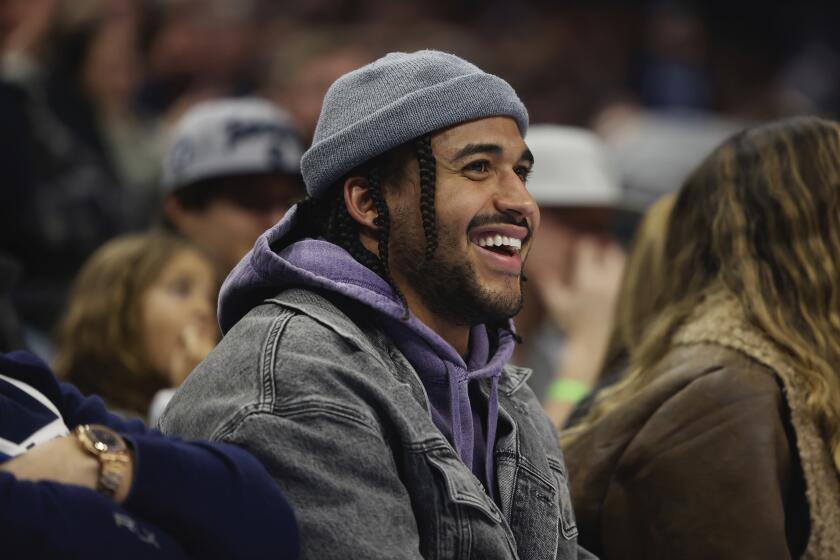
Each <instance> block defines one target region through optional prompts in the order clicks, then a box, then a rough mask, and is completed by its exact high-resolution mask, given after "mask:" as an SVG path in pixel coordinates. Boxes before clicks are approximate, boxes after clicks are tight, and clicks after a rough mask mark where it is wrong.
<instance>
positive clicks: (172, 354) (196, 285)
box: [141, 249, 219, 387]
mask: <svg viewBox="0 0 840 560" xmlns="http://www.w3.org/2000/svg"><path fill="white" fill-rule="evenodd" d="M217 286H218V284H217V282H216V271H215V269H214V268H213V266H212V264H211V263H210V261H209V260H208V259H207V258H206V257H204V256H203V255H202V254H201V253H199V252H198V251H195V250H193V249H182V250H180V251H178V252H177V253H175V254H174V256H173V257H172V259H171V260H170V261H169V263H167V265H166V266H165V267H164V268H163V270H162V271H161V273H160V276H159V277H158V278H157V280H155V281H154V282H153V283H152V285H151V286H149V288H148V289H147V290H146V293H145V294H144V296H143V299H142V301H141V313H142V336H143V339H144V340H143V345H144V348H145V349H146V352H147V355H148V356H147V357H148V360H149V362H150V363H151V364H152V366H154V368H155V369H156V370H157V371H160V372H163V373H164V374H165V375H166V376H167V378H168V379H169V381H170V384H171V385H172V386H173V387H177V386H178V385H180V384H181V382H182V381H183V380H184V379H185V378H186V377H187V375H188V374H189V373H190V372H191V371H192V370H193V368H194V367H195V366H196V365H198V363H199V362H200V361H201V360H203V359H204V357H205V356H206V355H207V354H208V353H209V352H210V350H212V349H213V346H215V345H216V342H217V341H218V338H219V336H218V328H217V326H216V317H215V302H216V296H217Z"/></svg>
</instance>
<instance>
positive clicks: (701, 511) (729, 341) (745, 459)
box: [564, 293, 840, 560]
mask: <svg viewBox="0 0 840 560" xmlns="http://www.w3.org/2000/svg"><path fill="white" fill-rule="evenodd" d="M838 367H840V364H838ZM657 369H658V370H659V373H658V375H657V376H656V378H655V381H653V382H652V383H650V384H649V385H648V386H646V387H645V388H644V389H643V390H642V391H640V392H638V393H637V394H635V395H634V396H633V397H632V398H630V399H628V400H627V401H626V402H624V403H622V404H621V405H620V406H619V407H618V408H616V409H614V410H612V411H611V412H610V413H608V414H607V415H606V416H604V417H602V418H601V419H599V420H598V421H597V422H595V423H594V424H592V425H591V426H589V427H587V428H586V430H585V431H584V432H583V433H582V434H581V435H580V436H579V437H577V439H575V441H574V442H573V443H571V444H569V445H568V446H567V447H566V448H565V449H564V452H565V455H566V462H567V464H568V467H569V477H570V487H571V493H572V500H573V502H574V506H575V513H576V515H577V520H578V528H579V530H580V543H581V544H582V545H583V546H585V547H586V548H587V549H589V550H591V551H592V552H594V553H596V554H598V555H599V556H600V557H601V558H602V559H603V560H611V559H637V558H638V559H641V558H646V559H660V558H661V559H679V560H692V559H697V560H700V559H702V560H707V559H716V560H721V559H730V558H731V559H736V558H737V559H762V560H772V559H789V558H808V559H825V560H829V559H840V484H838V476H837V471H836V470H835V468H834V465H833V463H832V461H831V457H830V454H829V450H828V448H827V446H826V444H825V442H824V440H823V439H822V437H821V436H820V432H819V429H818V427H817V426H816V423H815V422H814V421H813V419H812V418H810V417H809V416H808V415H807V414H806V412H805V406H804V402H805V389H804V387H803V386H802V383H801V380H799V379H798V378H797V376H795V375H794V373H793V370H792V368H791V366H790V365H789V361H788V360H787V358H786V357H785V355H784V354H783V352H782V351H781V350H780V349H779V348H778V347H777V346H776V345H774V344H773V343H772V342H770V341H769V340H768V339H767V338H766V337H765V336H763V335H762V334H761V332H760V331H758V330H757V329H755V328H753V327H751V326H749V325H748V323H747V321H746V320H745V318H744V316H743V313H742V311H741V308H740V306H739V305H738V303H737V302H736V301H735V300H734V298H733V297H731V296H727V295H724V294H722V293H719V294H716V295H712V296H710V297H708V298H707V299H706V300H705V302H704V303H703V304H701V305H700V306H699V307H698V309H697V310H696V312H695V313H694V314H693V316H692V317H691V319H690V320H688V321H687V322H686V324H685V325H684V326H683V327H681V328H680V330H679V331H678V332H677V334H676V336H675V337H674V339H673V344H672V348H671V350H670V351H669V352H668V354H667V355H666V356H665V357H664V358H663V359H662V360H661V361H660V363H659V364H658V365H657Z"/></svg>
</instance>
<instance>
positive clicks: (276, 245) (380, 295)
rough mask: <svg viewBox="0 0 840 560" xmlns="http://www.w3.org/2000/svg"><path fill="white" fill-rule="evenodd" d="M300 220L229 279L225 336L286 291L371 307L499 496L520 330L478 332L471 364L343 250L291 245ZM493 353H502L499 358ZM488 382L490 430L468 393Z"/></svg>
mask: <svg viewBox="0 0 840 560" xmlns="http://www.w3.org/2000/svg"><path fill="white" fill-rule="evenodd" d="M296 219H297V207H293V208H292V209H291V210H289V212H288V213H287V214H286V216H285V217H284V218H283V219H282V220H281V221H280V222H279V223H278V224H276V225H275V226H274V227H272V228H271V229H269V230H268V231H266V232H265V233H264V234H263V235H262V236H260V238H259V239H258V240H257V242H256V244H255V245H254V248H253V249H252V250H251V251H250V252H249V253H248V254H247V255H246V256H245V257H244V258H243V259H242V260H241V261H240V262H239V264H238V265H237V266H236V267H235V268H234V269H233V271H232V272H231V273H230V274H229V275H228V277H227V279H226V280H225V282H224V284H223V285H222V290H221V293H220V295H219V324H220V325H221V327H222V331H223V332H225V333H226V332H227V331H228V330H229V329H230V328H231V327H233V325H235V324H236V323H237V322H238V321H239V320H240V319H241V318H242V317H243V316H244V315H245V314H246V313H248V311H250V310H251V309H252V308H253V307H256V306H257V305H259V304H260V303H261V302H262V301H263V300H265V299H267V298H270V297H273V296H275V295H277V294H278V293H279V292H280V291H282V290H283V289H284V288H292V287H296V288H316V289H319V290H326V291H329V292H333V293H336V294H340V295H342V296H345V297H348V298H351V299H352V300H354V301H356V302H359V303H361V304H363V305H365V306H367V307H369V308H370V309H371V310H372V311H374V312H375V313H376V317H378V319H379V320H381V323H382V325H383V326H384V327H386V329H387V331H386V332H388V333H389V335H390V336H391V338H392V340H393V341H394V343H395V344H396V345H397V347H398V348H399V349H400V351H401V352H402V353H403V354H404V355H405V357H406V359H408V361H409V362H410V363H411V365H412V366H413V367H414V369H415V370H416V371H417V373H418V375H419V376H420V380H421V381H422V383H423V386H424V387H425V389H426V392H427V394H428V396H429V400H430V403H431V405H432V411H431V412H432V420H433V421H434V422H435V425H436V426H437V427H438V429H440V430H441V432H443V434H444V435H445V436H446V438H447V439H448V440H449V441H450V443H452V445H453V446H454V447H455V450H456V452H457V453H458V454H459V456H460V457H461V459H462V460H463V461H464V462H465V463H466V464H467V466H469V467H470V468H471V469H472V470H473V472H474V473H475V474H476V475H477V476H478V477H479V479H481V480H482V481H484V482H486V483H487V487H488V489H489V490H490V493H491V496H492V495H493V494H492V492H493V490H492V489H493V484H492V481H493V479H494V477H493V460H492V457H493V454H492V450H493V442H495V432H496V421H497V416H498V396H497V386H498V379H499V376H500V375H501V372H502V368H503V367H504V365H505V364H506V363H507V362H508V361H509V360H510V357H511V354H512V353H513V346H514V340H513V334H512V328H511V331H510V332H508V331H501V332H500V333H499V335H498V340H496V341H494V342H495V344H491V341H490V340H489V339H488V330H487V328H486V327H485V326H484V325H478V326H475V327H473V328H472V330H471V331H470V354H469V356H468V357H467V358H466V359H465V358H463V357H462V356H461V355H459V354H458V352H457V351H456V350H455V348H453V347H452V346H451V345H450V344H449V343H447V342H446V341H445V340H443V338H441V337H440V336H439V335H438V334H437V333H435V332H434V331H433V330H432V329H430V328H429V327H427V326H426V325H425V324H424V323H422V322H421V321H420V320H419V319H417V317H415V316H414V314H411V313H410V314H409V317H408V319H406V320H404V319H403V318H402V317H403V312H404V309H403V305H402V302H401V301H400V299H399V298H398V297H397V296H396V294H395V293H394V291H393V290H392V289H391V286H390V285H389V284H388V283H387V282H386V281H385V280H384V279H382V278H381V277H380V276H379V275H378V274H376V273H375V272H373V271H372V270H370V269H369V268H367V267H365V266H363V265H362V264H360V263H359V262H358V261H356V260H355V259H354V258H353V257H352V256H351V255H350V254H349V253H347V251H345V250H344V249H342V248H341V247H339V246H337V245H335V244H333V243H330V242H327V241H323V240H319V239H302V240H298V241H295V242H294V243H291V244H288V243H284V242H283V239H284V237H286V235H287V234H288V233H289V232H290V231H291V230H292V229H293V227H294V223H295V220H296ZM272 248H273V249H272ZM491 347H494V348H495V351H494V352H493V354H492V355H490V351H491ZM484 378H486V379H490V380H491V391H490V403H489V408H488V417H487V424H486V427H485V426H482V425H483V424H484V422H479V424H478V425H476V420H477V419H478V415H477V414H476V413H475V411H474V410H473V407H472V406H471V403H470V398H469V392H468V383H469V381H471V380H474V379H484ZM485 430H486V431H485ZM479 440H484V441H479ZM482 459H483V460H482ZM479 465H481V468H479Z"/></svg>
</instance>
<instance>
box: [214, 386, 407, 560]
mask: <svg viewBox="0 0 840 560" xmlns="http://www.w3.org/2000/svg"><path fill="white" fill-rule="evenodd" d="M224 439H225V440H226V441H231V442H234V443H236V444H238V445H241V446H243V447H245V448H246V449H248V450H249V451H251V452H252V453H253V454H254V455H255V456H256V457H257V458H259V459H260V460H261V461H262V463H263V464H264V465H266V467H267V468H268V470H269V471H270V472H271V474H272V476H274V478H275V480H276V482H277V484H278V485H279V486H280V487H281V488H282V489H283V491H284V493H285V494H286V495H287V496H288V497H289V499H290V500H291V501H292V502H293V503H294V504H295V506H296V508H297V511H298V523H299V527H300V535H301V536H300V538H301V542H302V543H303V550H304V552H303V554H302V556H303V557H306V558H339V557H340V558H368V559H377V558H381V559H394V560H398V559H409V558H413V559H418V558H421V555H420V546H419V535H418V530H417V523H416V521H415V518H414V513H413V510H412V508H411V502H410V499H409V496H408V493H407V491H406V489H405V487H404V486H403V484H402V482H401V481H400V480H399V477H398V476H397V467H396V465H395V464H394V460H393V458H392V453H391V450H390V448H389V447H388V446H387V444H386V443H385V441H384V439H383V437H382V434H381V433H380V431H379V430H378V429H377V428H376V427H373V426H370V425H369V424H368V423H366V421H365V420H364V419H362V418H360V417H359V415H358V412H355V411H354V410H352V409H350V408H343V407H342V405H341V404H340V403H338V402H329V401H323V400H319V401H315V400H313V401H310V402H298V403H296V407H295V409H294V410H291V409H289V410H286V411H284V412H282V413H280V414H277V413H273V412H271V413H269V412H262V413H255V414H252V415H250V416H248V417H246V418H245V419H244V420H243V421H242V422H240V423H239V425H238V426H237V427H236V429H235V431H233V432H232V433H230V434H229V435H227V436H226V437H225V438H224ZM270 442H282V443H281V444H279V445H277V447H273V446H272V445H271V443H270ZM360 450H364V453H361V452H360Z"/></svg>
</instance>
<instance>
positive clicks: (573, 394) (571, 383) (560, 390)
mask: <svg viewBox="0 0 840 560" xmlns="http://www.w3.org/2000/svg"><path fill="white" fill-rule="evenodd" d="M588 393H589V385H587V384H586V383H584V382H582V381H577V380H576V379H558V380H556V381H554V382H553V383H552V384H551V385H549V386H548V400H550V401H557V402H564V403H576V402H578V401H579V400H580V399H582V398H583V397H585V396H586V395H587V394H588Z"/></svg>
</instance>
